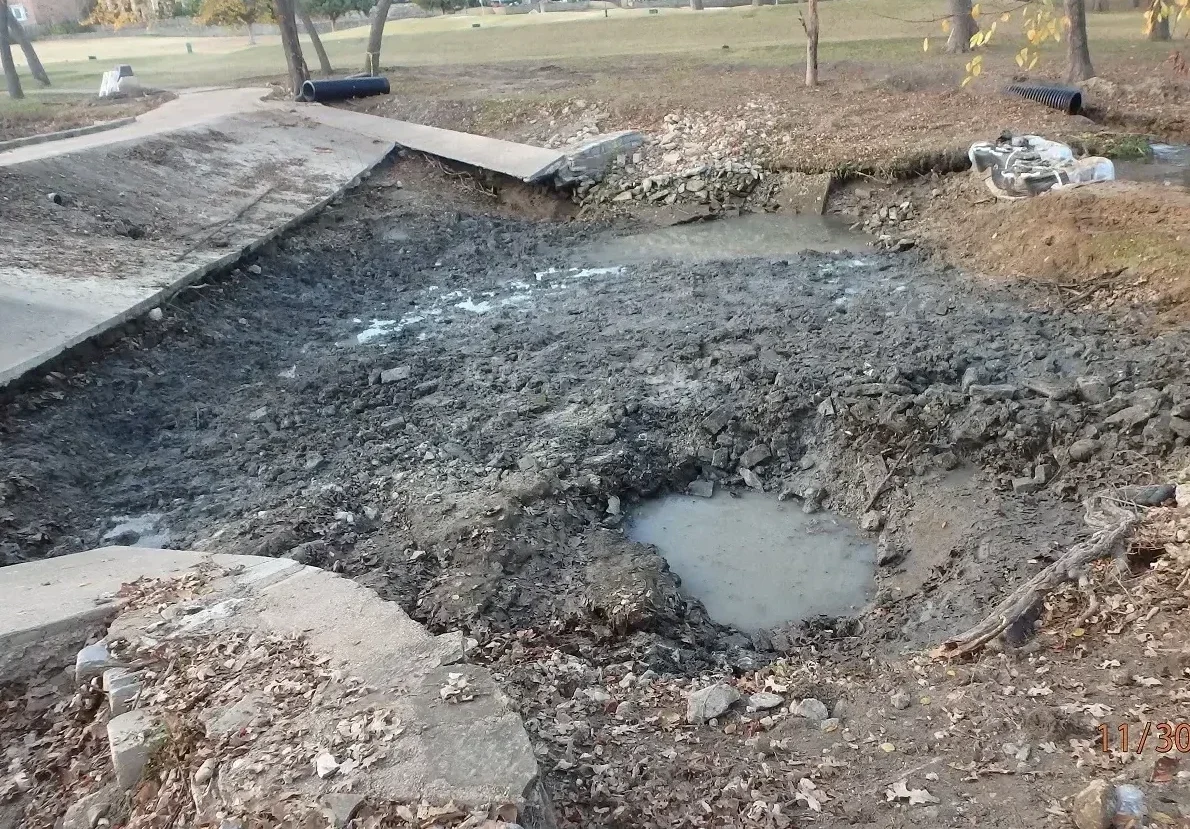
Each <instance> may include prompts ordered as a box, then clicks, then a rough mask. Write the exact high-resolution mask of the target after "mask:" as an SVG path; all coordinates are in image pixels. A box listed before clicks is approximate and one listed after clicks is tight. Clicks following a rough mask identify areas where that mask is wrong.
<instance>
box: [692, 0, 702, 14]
mask: <svg viewBox="0 0 1190 829" xmlns="http://www.w3.org/2000/svg"><path fill="white" fill-rule="evenodd" d="M690 8H692V9H693V10H694V11H696V12H700V11H702V0H690Z"/></svg>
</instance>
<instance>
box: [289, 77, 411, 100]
mask: <svg viewBox="0 0 1190 829" xmlns="http://www.w3.org/2000/svg"><path fill="white" fill-rule="evenodd" d="M388 92H389V89H388V78H384V77H380V78H373V77H362V78H335V79H333V80H326V81H306V82H305V83H303V84H302V91H301V94H300V95H298V100H299V101H342V100H344V99H346V98H362V97H364V96H365V95H387V94H388Z"/></svg>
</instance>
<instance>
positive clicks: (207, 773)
mask: <svg viewBox="0 0 1190 829" xmlns="http://www.w3.org/2000/svg"><path fill="white" fill-rule="evenodd" d="M217 765H218V763H216V761H215V758H214V757H208V758H207V759H205V760H203V761H202V765H201V766H199V767H198V771H196V772H194V782H195V783H197V784H198V785H200V786H205V785H206V784H207V783H209V782H211V778H212V777H214V776H215V767H216V766H217Z"/></svg>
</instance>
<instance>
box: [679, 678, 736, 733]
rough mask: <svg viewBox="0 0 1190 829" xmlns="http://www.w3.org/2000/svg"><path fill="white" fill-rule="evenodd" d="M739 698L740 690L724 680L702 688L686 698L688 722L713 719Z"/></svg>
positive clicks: (703, 721) (702, 721)
mask: <svg viewBox="0 0 1190 829" xmlns="http://www.w3.org/2000/svg"><path fill="white" fill-rule="evenodd" d="M739 698H740V692H739V691H737V690H736V689H735V688H733V687H732V686H730V685H728V684H726V683H724V682H718V683H715V684H714V685H711V686H710V687H707V688H700V689H699V690H697V691H694V692H692V693H691V694H690V697H689V699H687V700H686V722H690V723H705V722H706V721H707V720H713V719H715V718H716V717H718V716H721V715H722V714H724V713H726V711H727V709H728V708H731V706H732V705H734V704H735V703H736V701H738V700H739Z"/></svg>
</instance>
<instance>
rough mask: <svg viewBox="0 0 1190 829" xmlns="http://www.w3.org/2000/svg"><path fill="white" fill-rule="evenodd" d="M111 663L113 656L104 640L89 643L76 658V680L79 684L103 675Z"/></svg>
mask: <svg viewBox="0 0 1190 829" xmlns="http://www.w3.org/2000/svg"><path fill="white" fill-rule="evenodd" d="M111 665H112V657H111V654H110V653H108V650H107V645H105V644H103V643H102V642H96V643H95V644H94V645H87V646H86V647H85V648H83V649H82V650H81V651H79V652H78V655H77V656H76V657H75V658H74V681H75V682H77V683H78V684H79V685H82V684H84V683H87V682H90V681H91V680H92V679H94V678H95V677H97V676H102V675H103V672H104V671H105V670H106V669H107V668H109V667H110V666H111Z"/></svg>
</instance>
